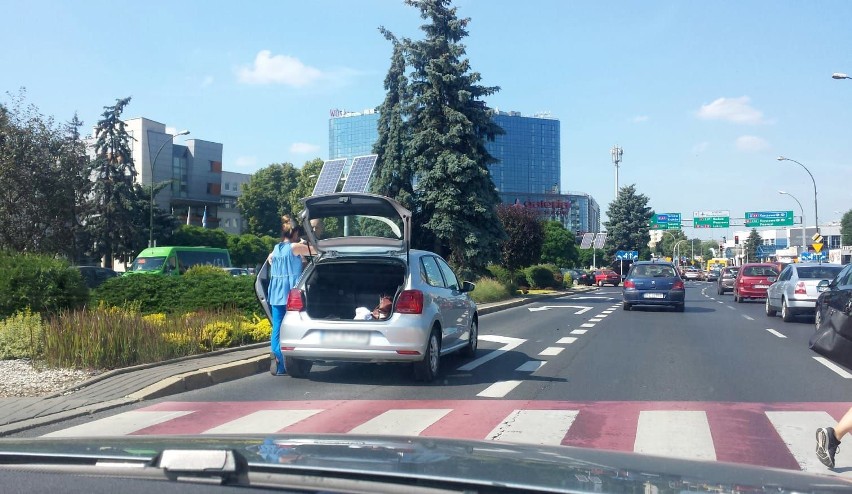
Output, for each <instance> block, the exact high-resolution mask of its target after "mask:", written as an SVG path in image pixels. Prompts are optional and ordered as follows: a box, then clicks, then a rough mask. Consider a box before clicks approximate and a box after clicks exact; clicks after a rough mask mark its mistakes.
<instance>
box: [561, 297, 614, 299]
mask: <svg viewBox="0 0 852 494" xmlns="http://www.w3.org/2000/svg"><path fill="white" fill-rule="evenodd" d="M594 299H598V300H600V299H603V300H615V299H614V298H612V297H571V300H594Z"/></svg>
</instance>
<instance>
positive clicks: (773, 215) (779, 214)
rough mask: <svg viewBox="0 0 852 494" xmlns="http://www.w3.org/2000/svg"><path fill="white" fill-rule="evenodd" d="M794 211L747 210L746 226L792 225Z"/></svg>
mask: <svg viewBox="0 0 852 494" xmlns="http://www.w3.org/2000/svg"><path fill="white" fill-rule="evenodd" d="M792 225H793V212H792V211H746V213H745V226H748V227H756V226H792Z"/></svg>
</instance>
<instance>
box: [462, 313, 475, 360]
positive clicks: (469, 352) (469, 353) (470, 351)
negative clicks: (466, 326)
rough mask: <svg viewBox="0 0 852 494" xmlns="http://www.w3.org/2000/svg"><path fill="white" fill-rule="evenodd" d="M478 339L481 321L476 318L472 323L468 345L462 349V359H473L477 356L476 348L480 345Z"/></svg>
mask: <svg viewBox="0 0 852 494" xmlns="http://www.w3.org/2000/svg"><path fill="white" fill-rule="evenodd" d="M478 339H479V321H477V320H476V318H474V319H473V320H472V321H470V337H469V339H468V342H467V345H465V347H464V348H462V351H461V354H462V357H473V356H475V355H476V346H477V345H478Z"/></svg>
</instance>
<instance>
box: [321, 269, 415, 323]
mask: <svg viewBox="0 0 852 494" xmlns="http://www.w3.org/2000/svg"><path fill="white" fill-rule="evenodd" d="M405 272H406V268H405V265H404V264H403V263H402V262H399V261H394V260H389V259H382V260H365V259H358V260H355V259H351V260H340V261H327V262H321V263H318V264H315V265H314V266H313V269H312V270H311V272H310V273H307V278H306V280H305V305H306V310H307V313H308V316H310V317H311V318H312V319H355V318H356V309H357V308H359V307H364V308H366V309H367V310H369V311H372V310H373V309H375V308H376V306H378V305H379V302H380V300H381V298H382V296H383V295H387V296H389V297H390V298H391V300H396V296H397V295H398V294H399V292H400V291H402V289H403V284H404V283H405ZM361 312H363V311H361Z"/></svg>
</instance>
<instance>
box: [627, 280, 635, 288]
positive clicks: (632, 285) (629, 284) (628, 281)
mask: <svg viewBox="0 0 852 494" xmlns="http://www.w3.org/2000/svg"><path fill="white" fill-rule="evenodd" d="M624 288H636V283H633V280H624Z"/></svg>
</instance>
